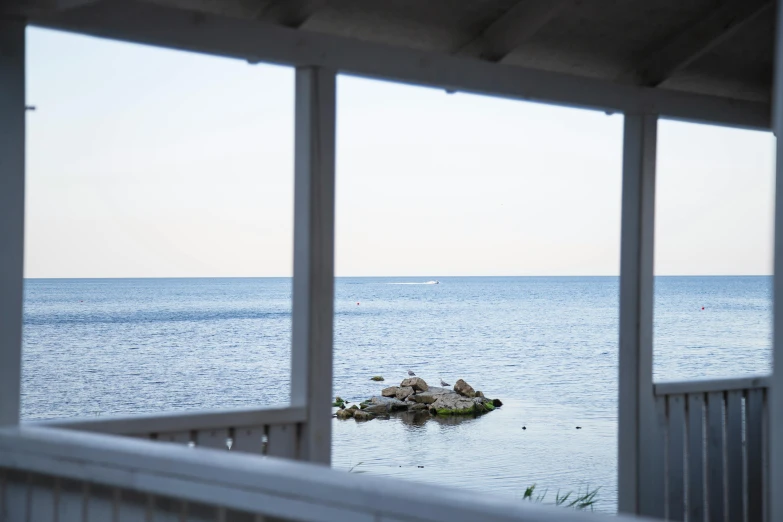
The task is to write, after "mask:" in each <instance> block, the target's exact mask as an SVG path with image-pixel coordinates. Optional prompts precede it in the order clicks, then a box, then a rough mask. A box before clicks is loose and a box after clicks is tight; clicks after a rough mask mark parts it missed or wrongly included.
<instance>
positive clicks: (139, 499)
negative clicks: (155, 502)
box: [58, 489, 151, 522]
mask: <svg viewBox="0 0 783 522" xmlns="http://www.w3.org/2000/svg"><path fill="white" fill-rule="evenodd" d="M116 495H117V500H118V501H119V503H118V509H117V522H139V521H146V520H148V519H149V518H151V517H150V515H151V513H149V509H148V507H149V506H148V504H149V500H148V499H149V497H148V495H147V494H146V493H140V492H138V491H134V490H132V489H123V490H118V492H117V494H116ZM58 522H59V521H58Z"/></svg>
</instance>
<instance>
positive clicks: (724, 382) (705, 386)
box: [653, 375, 770, 396]
mask: <svg viewBox="0 0 783 522" xmlns="http://www.w3.org/2000/svg"><path fill="white" fill-rule="evenodd" d="M769 381H770V378H769V376H768V375H762V376H755V377H754V376H751V377H739V378H734V379H695V380H690V381H672V382H659V383H656V384H654V385H653V387H654V390H655V395H656V396H661V395H679V394H688V393H711V392H721V391H733V390H752V389H755V388H767V387H769Z"/></svg>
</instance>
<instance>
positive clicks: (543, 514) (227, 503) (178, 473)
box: [0, 426, 640, 522]
mask: <svg viewBox="0 0 783 522" xmlns="http://www.w3.org/2000/svg"><path fill="white" fill-rule="evenodd" d="M0 514H1V515H0V519H1V520H4V521H14V522H16V521H24V520H34V521H35V522H50V521H51V522H54V521H57V522H71V521H80V522H81V521H83V520H90V521H93V520H99V521H103V520H114V521H118V520H123V521H124V520H155V522H159V521H161V520H163V521H169V520H171V521H174V520H176V521H179V522H184V521H191V522H192V521H215V522H217V521H221V522H223V521H240V520H241V521H260V520H269V519H268V518H263V517H274V518H275V520H277V519H282V520H300V521H305V522H317V521H340V522H403V521H411V522H415V521H418V522H423V521H436V522H437V521H442V522H475V521H477V520H486V521H497V522H506V521H508V522H511V521H527V522H556V521H557V522H589V521H590V520H593V521H596V520H615V521H617V522H629V521H631V520H640V519H638V518H629V517H624V516H619V517H608V516H602V515H597V514H590V513H579V512H574V511H571V510H567V509H564V508H558V507H553V506H541V505H535V504H529V503H527V502H523V501H522V500H521V499H520V500H516V499H509V498H504V497H497V496H494V495H493V494H491V493H489V492H470V491H462V490H458V489H451V488H443V487H438V486H433V485H428V486H427V487H422V486H421V484H416V483H413V482H405V481H400V480H397V479H390V478H383V477H371V476H367V475H366V474H365V475H355V474H352V473H348V472H345V471H339V470H334V469H331V468H329V467H326V466H319V465H314V464H307V463H303V462H294V461H291V460H285V459H277V458H269V457H262V456H258V455H247V454H239V453H233V452H229V453H224V452H219V451H216V450H214V449H203V450H195V449H191V448H188V447H185V446H182V445H179V444H177V445H175V444H167V443H155V442H152V441H149V440H139V439H133V438H127V437H117V436H113V435H104V434H97V433H86V432H80V431H73V430H64V429H58V428H53V427H48V428H42V427H35V426H22V427H16V428H4V429H0Z"/></svg>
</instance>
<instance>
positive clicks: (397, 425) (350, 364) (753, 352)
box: [22, 277, 771, 511]
mask: <svg viewBox="0 0 783 522" xmlns="http://www.w3.org/2000/svg"><path fill="white" fill-rule="evenodd" d="M430 279H433V278H341V279H338V281H337V286H336V317H335V379H334V390H335V394H337V395H341V396H342V397H344V398H346V399H348V400H351V401H354V400H359V399H361V398H365V397H368V396H370V395H372V394H377V393H379V392H380V389H381V388H382V387H383V386H388V385H391V384H398V383H399V381H400V380H401V379H402V378H403V377H405V370H406V369H408V368H411V369H413V370H414V371H415V372H416V373H417V374H418V375H419V376H422V377H423V378H424V379H425V380H427V381H428V382H430V383H431V384H432V383H434V384H437V381H438V379H439V378H440V377H443V378H444V379H445V380H446V381H448V382H451V383H453V382H454V381H455V380H456V379H458V378H464V379H465V380H467V381H468V382H469V383H470V384H472V385H473V386H474V388H476V389H480V390H482V391H484V392H485V393H486V394H487V396H489V397H498V398H500V399H502V400H503V401H504V403H505V406H503V408H501V409H500V410H498V411H496V412H493V413H490V414H488V415H486V416H483V417H481V418H478V419H470V420H464V421H460V422H447V421H437V420H431V421H428V422H427V423H425V424H423V425H411V424H405V423H403V422H402V421H400V420H398V419H394V418H392V419H391V420H385V421H384V420H374V421H371V422H369V423H364V424H357V423H356V422H354V421H352V420H351V421H337V420H335V421H334V459H333V460H334V466H335V467H338V468H350V467H352V466H355V465H357V464H359V466H358V468H357V469H363V470H366V472H367V473H372V474H378V475H387V476H395V477H400V478H404V479H409V480H415V481H426V482H429V483H442V484H448V485H452V486H458V487H464V488H471V489H475V490H491V491H494V492H497V493H499V494H504V495H512V496H516V497H521V495H522V493H523V491H524V489H525V487H526V486H528V485H530V484H533V483H535V484H537V488H538V489H540V490H545V489H549V492H550V493H549V496H553V495H554V492H555V491H556V490H558V489H563V490H568V489H580V488H581V489H584V488H585V487H587V486H591V487H593V486H600V487H601V493H600V498H599V504H598V506H597V507H598V508H599V509H601V510H607V511H613V510H614V509H615V504H616V496H617V483H616V465H617V457H616V452H617V449H616V448H617V437H616V431H617V420H616V415H617V412H616V410H617V338H618V330H617V324H618V280H617V278H614V277H514V278H489V277H475V278H439V280H440V284H438V285H433V284H414V283H425V282H426V281H428V280H430ZM25 291H26V300H25V319H24V371H23V390H22V401H23V415H24V417H25V418H26V419H43V418H56V417H69V416H97V415H113V414H127V413H141V412H159V411H167V410H187V409H194V408H197V409H201V408H232V407H237V406H253V405H271V404H276V403H285V402H287V401H288V393H289V355H290V349H289V344H290V337H291V333H290V309H291V282H290V280H289V279H114V280H110V279H94V280H89V279H80V280H27V281H26V287H25ZM357 302H358V303H360V304H358V305H357ZM655 306H656V308H655V377H656V379H657V380H673V379H691V378H703V377H708V376H728V377H737V376H742V375H749V374H759V373H766V372H768V371H769V367H770V358H771V351H770V346H771V339H770V336H771V328H770V327H771V278H768V277H659V278H657V279H656V303H655ZM702 307H704V310H703V311H702V310H701V308H702ZM372 375H383V376H384V377H385V378H386V382H385V383H375V382H372V381H370V380H369V377H370V376H372ZM577 425H578V426H582V428H583V429H581V430H576V429H575V427H576V426H577ZM522 426H526V427H527V429H526V430H522ZM360 463H361V464H360ZM419 466H423V467H419Z"/></svg>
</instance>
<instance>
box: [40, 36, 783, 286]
mask: <svg viewBox="0 0 783 522" xmlns="http://www.w3.org/2000/svg"><path fill="white" fill-rule="evenodd" d="M27 64H28V73H27V93H28V94H27V99H28V103H29V104H32V105H36V106H37V111H35V112H31V113H28V119H27V121H28V134H27V135H28V142H27V147H28V149H27V167H28V168H27V180H28V181H27V222H26V227H27V229H26V260H25V275H26V277H195V276H198V277H209V276H290V275H291V273H292V233H293V232H292V225H293V132H294V130H293V70H292V69H290V68H284V67H276V66H268V65H249V64H247V63H245V62H242V61H238V60H229V59H223V58H214V57H209V56H201V55H196V54H189V53H184V52H177V51H168V50H160V49H155V48H151V47H143V46H138V45H130V44H125V43H117V42H111V41H107V40H99V39H94V38H88V37H83V36H75V35H70V34H67V33H59V32H54V31H48V30H42V29H32V28H31V29H28V57H27ZM622 123H623V119H622V116H621V115H615V116H606V115H605V114H603V113H601V112H591V111H581V110H574V109H564V108H559V107H553V106H546V105H539V104H532V103H524V102H519V101H512V100H504V99H496V98H489V97H481V96H473V95H466V94H456V95H448V94H446V93H445V92H443V91H442V90H436V89H425V88H421V87H411V86H406V85H400V84H392V83H384V82H378V81H370V80H364V79H357V78H352V77H340V78H339V80H338V133H337V142H338V143H337V148H338V150H337V231H336V241H337V252H336V256H337V259H336V270H337V275H339V276H384V275H392V276H394V275H399V276H449V275H616V274H618V272H619V252H620V192H621V184H620V183H621V159H622V158H621V154H622ZM773 160H774V157H773V138H772V135H771V134H767V133H760V132H751V131H743V130H737V129H727V128H718V127H708V126H703V125H693V124H684V123H677V122H670V121H663V122H661V124H660V125H659V149H658V193H657V226H656V268H655V270H656V273H657V274H661V275H671V274H675V275H676V274H705V275H707V274H769V273H771V268H772V213H773V189H774V178H773Z"/></svg>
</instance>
